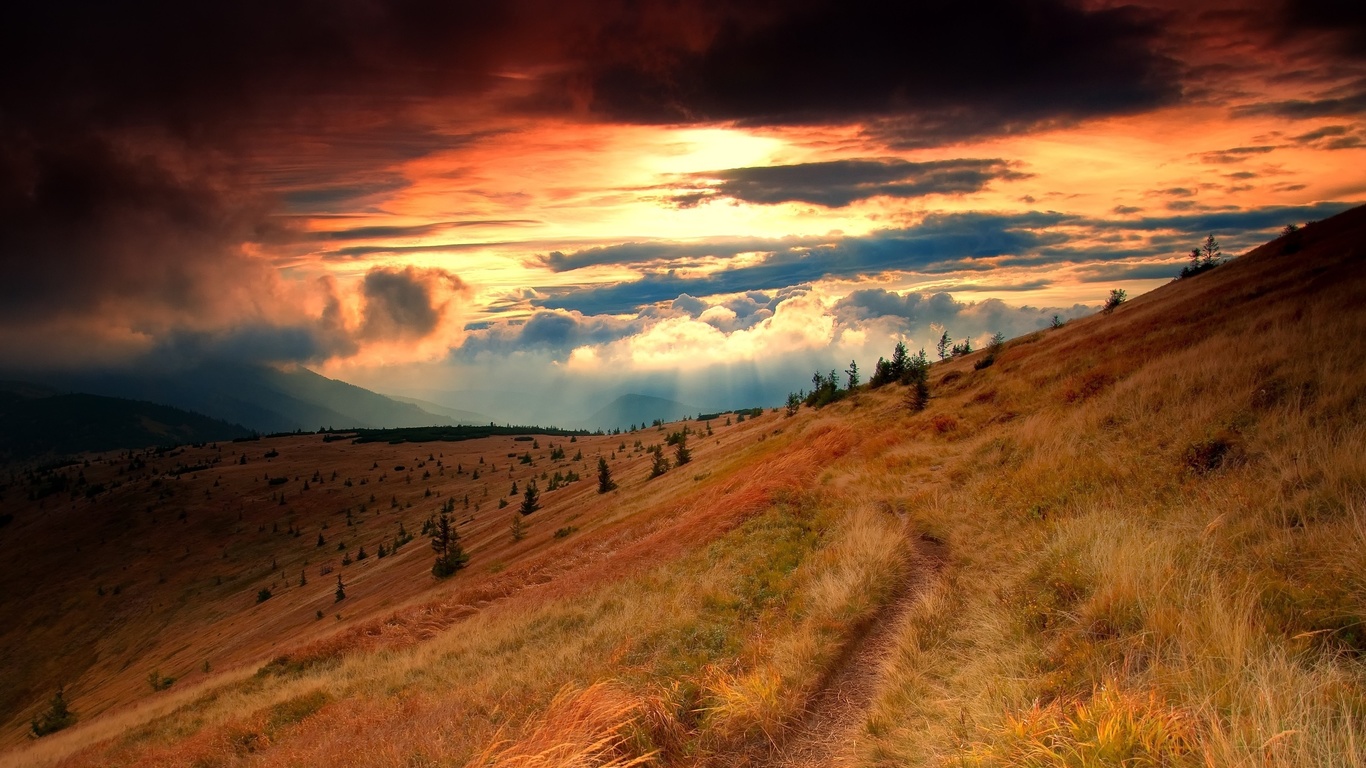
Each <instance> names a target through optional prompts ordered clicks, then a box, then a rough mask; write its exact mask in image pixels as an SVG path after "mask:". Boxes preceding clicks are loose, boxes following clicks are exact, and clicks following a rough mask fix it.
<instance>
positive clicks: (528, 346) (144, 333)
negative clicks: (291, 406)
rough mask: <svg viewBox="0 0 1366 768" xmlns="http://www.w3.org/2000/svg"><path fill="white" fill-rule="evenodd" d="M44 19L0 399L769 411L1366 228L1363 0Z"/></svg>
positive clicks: (9, 267)
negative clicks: (307, 399) (254, 390)
mask: <svg viewBox="0 0 1366 768" xmlns="http://www.w3.org/2000/svg"><path fill="white" fill-rule="evenodd" d="M25 5H26V6H27V8H26V9H25V10H22V11H16V10H14V9H10V10H9V11H8V12H7V15H6V21H5V24H4V29H3V31H0V39H3V46H0V63H3V67H4V71H5V75H4V77H3V78H0V259H3V267H4V278H3V280H0V294H2V295H0V368H3V369H4V371H5V372H6V373H7V375H9V376H11V377H25V376H27V377H35V376H41V375H43V374H44V373H46V372H53V371H64V370H68V371H69V370H73V369H99V368H107V369H111V370H114V369H119V368H127V367H130V366H132V367H137V368H139V369H148V370H152V369H157V368H161V367H175V366H185V365H193V364H195V363H196V362H198V361H201V360H205V359H229V360H240V361H243V362H256V363H268V364H272V365H281V366H290V365H303V366H307V367H308V368H311V369H312V370H315V371H317V372H320V373H323V374H325V375H328V376H332V377H334V378H341V379H344V380H347V381H351V382H354V383H357V384H361V385H362V386H367V387H370V388H373V389H377V390H380V391H384V392H391V393H397V394H411V395H416V396H422V397H427V398H429V399H435V398H438V397H440V398H441V399H443V401H444V402H447V403H449V404H452V405H459V404H460V402H468V404H472V405H475V406H478V408H482V409H483V412H485V413H489V414H490V415H492V416H496V417H498V418H499V420H500V421H501V420H505V419H506V420H515V419H514V414H516V413H518V412H519V411H518V409H525V410H526V411H528V412H530V413H532V414H538V413H544V412H545V411H546V408H547V407H548V405H547V404H548V403H550V404H557V407H558V405H563V406H564V407H571V406H572V407H575V408H589V407H592V406H593V404H594V403H598V404H600V402H601V401H602V400H604V399H607V398H609V397H610V396H612V395H615V394H618V393H621V392H644V393H649V394H656V395H662V396H667V397H672V398H674V399H677V400H680V401H683V402H685V403H689V404H695V405H697V406H699V407H705V408H712V407H727V406H741V405H751V404H760V403H768V404H773V403H775V402H776V401H777V400H780V399H781V398H782V395H783V394H784V393H786V392H787V391H788V390H794V389H797V388H799V387H802V386H806V385H809V378H810V375H811V371H813V370H815V369H817V368H819V369H823V370H828V369H830V368H841V369H842V368H844V367H846V366H847V364H848V362H849V360H850V359H851V358H853V359H856V360H857V361H858V362H859V364H860V365H861V366H863V367H865V369H870V368H871V366H872V364H873V362H874V361H876V359H877V357H878V356H879V355H886V354H889V352H890V350H891V347H892V345H893V344H894V343H895V341H896V340H897V339H898V338H904V339H906V340H907V342H908V343H909V345H910V346H911V348H912V349H915V348H918V347H920V346H926V347H929V348H932V347H933V342H934V340H935V339H936V338H937V337H938V334H939V331H940V329H941V328H946V329H947V330H948V332H949V333H950V335H951V336H953V337H954V338H955V339H961V338H972V339H974V340H977V341H979V342H980V341H981V340H982V339H984V338H986V337H988V336H990V335H991V334H992V333H993V332H996V331H1002V332H1004V333H1006V334H1007V335H1009V336H1014V335H1017V334H1020V333H1024V332H1027V331H1030V330H1033V329H1035V328H1039V327H1043V326H1044V325H1046V324H1047V323H1048V321H1049V318H1050V317H1051V316H1052V315H1053V314H1061V315H1063V316H1065V317H1070V316H1075V315H1080V314H1085V313H1088V312H1091V311H1094V309H1095V308H1096V307H1097V305H1098V304H1099V303H1100V302H1101V301H1102V300H1103V299H1104V297H1105V296H1106V294H1107V293H1108V292H1109V291H1110V289H1112V288H1125V289H1126V290H1128V292H1129V293H1130V294H1131V295H1133V294H1137V293H1140V292H1143V291H1146V290H1150V289H1151V288H1153V287H1156V286H1158V285H1161V284H1162V283H1164V282H1166V281H1167V280H1169V279H1170V278H1171V277H1172V276H1174V275H1175V274H1176V272H1177V271H1178V270H1179V268H1180V266H1181V263H1182V261H1183V258H1184V257H1183V254H1185V253H1187V252H1188V251H1189V250H1190V249H1191V248H1192V247H1194V246H1196V245H1198V244H1199V243H1200V242H1201V241H1202V240H1203V239H1204V237H1205V235H1207V234H1209V233H1213V234H1215V235H1216V236H1217V237H1218V238H1219V239H1220V240H1221V242H1222V243H1223V245H1224V250H1225V252H1226V253H1228V254H1230V255H1232V254H1236V253H1238V252H1241V250H1243V249H1245V248H1246V247H1249V246H1251V245H1254V244H1257V243H1260V242H1262V241H1264V240H1266V239H1268V238H1269V237H1270V236H1272V235H1273V234H1274V233H1275V232H1277V231H1278V230H1279V229H1280V228H1281V227H1283V226H1284V225H1285V224H1287V223H1291V222H1304V221H1307V220H1313V219H1319V218H1324V217H1327V216H1329V215H1331V214H1333V213H1336V212H1338V211H1340V210H1343V209H1345V208H1347V207H1350V206H1351V205H1354V204H1358V203H1360V202H1362V201H1366V121H1363V115H1366V12H1364V11H1363V8H1366V3H1362V2H1359V1H1355V2H1349V1H1347V0H1343V1H1341V2H1334V1H1333V0H1319V1H1317V2H1284V3H1281V2H1273V1H1270V0H1268V1H1267V2H1230V3H1222V4H1221V3H1202V2H1184V1H1183V2H1165V0H1153V1H1152V2H1145V3H1142V4H1137V5H1127V4H1126V5H1120V4H1118V3H1108V2H1080V3H1077V2H1060V1H1058V0H1034V1H1032V2H1004V1H997V0H988V1H987V2H976V3H960V2H943V3H913V2H900V3H859V2H836V1H835V0H783V1H775V2H747V3H738V2H682V1H673V2H657V1H654V0H643V1H641V2H632V1H630V0H616V1H612V0H602V1H601V2H554V1H553V0H545V1H539V0H527V1H513V2H437V1H435V0H414V1H410V2H387V3H386V2H379V1H378V0H376V1H374V2H351V1H349V0H319V1H317V2H251V1H247V2H235V1H234V2H173V3H172V2H143V3H128V2H98V3H90V4H88V6H85V5H81V4H75V3H64V2H52V3H27V4H25ZM452 393H457V394H452ZM459 393H464V394H459ZM491 393H496V394H491ZM461 398H466V400H461ZM564 404H568V405H564ZM537 409H539V410H537Z"/></svg>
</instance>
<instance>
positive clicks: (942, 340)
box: [935, 331, 953, 360]
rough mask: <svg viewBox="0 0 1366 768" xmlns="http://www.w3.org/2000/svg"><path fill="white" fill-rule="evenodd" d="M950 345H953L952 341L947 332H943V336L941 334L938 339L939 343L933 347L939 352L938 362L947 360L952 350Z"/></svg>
mask: <svg viewBox="0 0 1366 768" xmlns="http://www.w3.org/2000/svg"><path fill="white" fill-rule="evenodd" d="M952 344H953V339H952V338H950V337H949V332H948V331H944V334H943V335H942V336H940V337H939V343H938V344H937V345H935V348H936V349H937V350H938V351H939V359H940V360H944V359H947V358H948V356H949V352H950V351H951V349H952V347H951V345H952Z"/></svg>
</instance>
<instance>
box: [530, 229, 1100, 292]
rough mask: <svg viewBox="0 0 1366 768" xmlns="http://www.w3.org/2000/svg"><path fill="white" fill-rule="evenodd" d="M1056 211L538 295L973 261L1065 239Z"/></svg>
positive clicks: (737, 287) (786, 280) (688, 288)
mask: <svg viewBox="0 0 1366 768" xmlns="http://www.w3.org/2000/svg"><path fill="white" fill-rule="evenodd" d="M1074 218H1075V217H1069V216H1066V215H1063V214H1058V213H1025V214H1016V215H997V214H984V213H964V214H945V215H936V216H930V217H927V218H926V219H925V221H924V222H922V223H921V224H920V225H919V226H917V227H913V228H909V229H898V230H885V231H882V232H877V233H874V234H872V235H868V236H865V237H856V238H845V239H843V240H840V241H838V242H836V243H833V244H828V245H822V246H817V247H814V248H809V249H800V250H796V249H794V250H790V251H783V252H779V253H773V254H770V255H769V256H768V257H767V258H765V259H763V260H762V261H760V262H758V263H757V264H752V265H748V266H743V267H737V268H732V269H724V270H721V271H719V272H715V273H712V274H709V275H705V276H698V277H680V276H677V275H675V274H673V273H672V272H670V273H667V274H649V275H646V276H644V277H642V278H641V279H640V280H636V281H634V282H629V283H617V284H614V285H605V286H597V287H592V288H584V289H578V290H573V291H568V292H563V293H559V294H551V296H550V297H549V298H546V299H542V300H540V303H541V304H542V305H543V306H545V307H548V308H557V309H576V310H580V311H583V312H585V313H588V314H599V313H608V314H612V313H622V312H630V311H633V310H635V309H636V308H638V307H640V306H643V305H646V304H654V303H656V302H660V301H665V300H669V299H673V298H674V297H676V296H678V295H680V294H684V293H687V294H690V295H693V296H712V295H716V294H726V293H742V292H745V291H754V290H773V289H778V288H784V287H788V286H792V285H796V284H798V283H805V282H811V281H815V280H821V279H824V278H830V277H859V276H863V275H870V274H878V273H881V272H887V271H897V270H919V271H936V270H945V269H948V268H950V267H952V268H957V269H971V268H973V261H974V260H979V259H987V258H993V257H998V256H1003V255H1007V254H1015V253H1023V252H1026V251H1030V250H1033V249H1037V248H1039V247H1042V246H1044V245H1048V244H1054V243H1060V242H1063V241H1064V240H1065V239H1066V236H1065V235H1062V234H1058V233H1050V232H1044V231H1041V230H1042V229H1043V228H1045V227H1048V226H1051V225H1055V224H1058V223H1061V222H1064V221H1069V220H1073V219H1074Z"/></svg>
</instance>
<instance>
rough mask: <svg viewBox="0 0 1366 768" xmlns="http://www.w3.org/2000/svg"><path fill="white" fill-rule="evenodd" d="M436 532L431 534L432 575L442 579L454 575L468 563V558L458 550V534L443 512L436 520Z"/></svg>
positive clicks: (463, 552)
mask: <svg viewBox="0 0 1366 768" xmlns="http://www.w3.org/2000/svg"><path fill="white" fill-rule="evenodd" d="M435 528H436V531H435V533H433V534H432V551H434V552H435V553H436V562H435V563H433V564H432V575H433V576H435V577H437V578H438V579H444V578H445V577H447V576H450V575H451V574H453V573H455V572H456V571H458V570H460V569H461V568H464V567H465V564H466V563H468V562H469V559H470V556H469V555H467V554H465V550H463V549H461V548H460V534H459V533H457V532H456V530H455V528H454V527H452V526H451V518H450V516H449V515H447V514H446V513H445V512H442V513H441V517H439V518H437V520H436V526H435Z"/></svg>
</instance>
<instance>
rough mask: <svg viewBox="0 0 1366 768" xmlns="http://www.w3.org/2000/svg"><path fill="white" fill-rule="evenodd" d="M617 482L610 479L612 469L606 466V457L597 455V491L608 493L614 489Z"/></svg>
mask: <svg viewBox="0 0 1366 768" xmlns="http://www.w3.org/2000/svg"><path fill="white" fill-rule="evenodd" d="M616 487H617V484H616V483H615V482H613V481H612V469H611V467H608V466H607V459H604V458H602V457H601V456H599V457H598V493H608V492H610V491H613V490H615V489H616Z"/></svg>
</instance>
